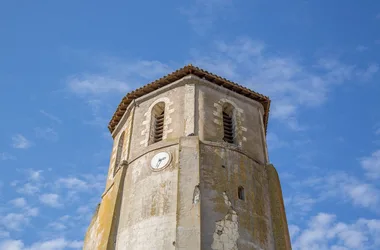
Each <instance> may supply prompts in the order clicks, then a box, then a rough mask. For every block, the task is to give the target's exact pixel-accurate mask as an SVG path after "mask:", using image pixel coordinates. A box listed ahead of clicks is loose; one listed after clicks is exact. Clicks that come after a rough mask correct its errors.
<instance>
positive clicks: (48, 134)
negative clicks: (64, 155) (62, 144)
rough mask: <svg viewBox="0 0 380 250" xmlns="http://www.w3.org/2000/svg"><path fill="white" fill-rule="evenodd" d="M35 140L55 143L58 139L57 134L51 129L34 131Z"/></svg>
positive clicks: (36, 129)
mask: <svg viewBox="0 0 380 250" xmlns="http://www.w3.org/2000/svg"><path fill="white" fill-rule="evenodd" d="M34 132H35V133H36V137H37V138H41V139H44V140H47V141H51V142H56V141H58V139H59V136H58V133H57V132H56V131H55V130H54V129H53V128H40V127H37V128H35V129H34Z"/></svg>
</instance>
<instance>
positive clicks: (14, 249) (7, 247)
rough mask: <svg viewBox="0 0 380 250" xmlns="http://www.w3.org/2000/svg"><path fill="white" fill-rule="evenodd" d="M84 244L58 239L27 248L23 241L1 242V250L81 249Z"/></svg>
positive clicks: (9, 240) (37, 243)
mask: <svg viewBox="0 0 380 250" xmlns="http://www.w3.org/2000/svg"><path fill="white" fill-rule="evenodd" d="M82 246H83V242H81V241H68V240H66V239H64V238H56V239H51V240H46V241H39V242H36V243H33V244H32V245H31V246H29V247H27V246H25V244H24V243H23V242H22V241H21V240H11V239H8V240H5V241H3V242H0V250H64V249H81V248H82Z"/></svg>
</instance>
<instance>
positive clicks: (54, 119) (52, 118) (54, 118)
mask: <svg viewBox="0 0 380 250" xmlns="http://www.w3.org/2000/svg"><path fill="white" fill-rule="evenodd" d="M40 113H41V114H43V115H44V116H46V117H47V118H49V119H50V120H52V121H54V122H56V123H59V124H61V123H62V120H61V119H59V118H58V117H57V116H55V115H52V114H50V113H48V112H46V111H45V110H42V109H41V110H40Z"/></svg>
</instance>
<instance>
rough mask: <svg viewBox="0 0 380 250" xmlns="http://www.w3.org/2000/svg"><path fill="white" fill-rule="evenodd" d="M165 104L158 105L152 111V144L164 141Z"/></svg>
mask: <svg viewBox="0 0 380 250" xmlns="http://www.w3.org/2000/svg"><path fill="white" fill-rule="evenodd" d="M164 122H165V103H164V102H160V103H157V104H156V105H155V106H154V107H153V109H152V123H151V134H150V135H151V138H150V143H151V144H152V143H156V142H159V141H162V138H163V135H164Z"/></svg>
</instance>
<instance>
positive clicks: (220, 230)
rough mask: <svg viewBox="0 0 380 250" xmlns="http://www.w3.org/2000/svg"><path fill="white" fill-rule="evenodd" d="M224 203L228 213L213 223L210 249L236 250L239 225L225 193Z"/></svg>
mask: <svg viewBox="0 0 380 250" xmlns="http://www.w3.org/2000/svg"><path fill="white" fill-rule="evenodd" d="M223 198H224V203H225V204H226V205H227V206H228V212H227V214H226V215H225V216H224V219H222V220H220V221H216V222H215V231H214V235H213V238H214V240H213V242H212V244H211V249H213V250H238V247H237V243H236V242H237V239H238V238H239V223H238V216H237V214H236V211H235V210H234V209H233V207H232V204H231V201H230V200H229V199H228V196H227V194H226V192H223Z"/></svg>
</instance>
